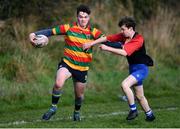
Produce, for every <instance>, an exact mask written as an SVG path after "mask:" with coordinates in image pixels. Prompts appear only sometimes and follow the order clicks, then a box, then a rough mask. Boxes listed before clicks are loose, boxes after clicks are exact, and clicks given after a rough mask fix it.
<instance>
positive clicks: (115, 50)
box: [106, 47, 127, 56]
mask: <svg viewBox="0 0 180 129" xmlns="http://www.w3.org/2000/svg"><path fill="white" fill-rule="evenodd" d="M106 51H109V52H112V53H115V54H118V55H122V56H127V52H126V51H125V50H124V49H118V48H112V47H107V49H106Z"/></svg>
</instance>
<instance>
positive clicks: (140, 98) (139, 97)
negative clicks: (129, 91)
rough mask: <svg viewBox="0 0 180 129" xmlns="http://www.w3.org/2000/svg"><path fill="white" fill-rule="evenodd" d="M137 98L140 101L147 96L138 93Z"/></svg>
mask: <svg viewBox="0 0 180 129" xmlns="http://www.w3.org/2000/svg"><path fill="white" fill-rule="evenodd" d="M136 98H137V99H138V100H139V101H142V100H143V99H145V96H144V95H136Z"/></svg>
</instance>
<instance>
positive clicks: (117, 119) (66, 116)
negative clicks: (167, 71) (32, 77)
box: [0, 97, 180, 128]
mask: <svg viewBox="0 0 180 129" xmlns="http://www.w3.org/2000/svg"><path fill="white" fill-rule="evenodd" d="M166 99H167V97H164V98H160V99H159V98H157V99H149V101H150V103H151V105H152V108H153V110H154V112H155V114H156V118H157V119H156V120H155V121H154V122H146V121H145V120H144V118H145V115H144V113H143V112H142V111H141V110H139V116H138V118H137V119H135V120H134V121H130V122H127V121H126V120H125V118H126V116H127V113H128V112H127V111H128V110H127V104H126V102H122V101H120V100H119V99H118V98H117V100H116V101H109V102H106V103H96V104H89V103H88V102H86V103H85V104H84V106H83V108H82V116H83V119H82V121H81V122H74V121H72V120H71V118H70V117H71V116H72V111H73V105H71V106H63V103H62V104H61V106H60V107H59V110H58V112H57V114H56V115H55V116H54V117H53V118H52V119H51V120H50V121H41V116H42V114H43V113H44V112H45V111H46V110H47V109H34V110H30V109H27V110H19V111H16V112H6V113H2V114H1V118H0V121H1V122H0V127H18V128H20V127H24V128H27V127H39V128H41V127H43V128H63V127H66V128H73V127H76V128H79V127H81V128H95V127H96V128H121V127H123V128H125V127H127V128H128V127H131V128H145V127H151V128H153V127H154V128H155V127H158V128H160V127H161V128H163V127H180V124H179V122H178V119H180V116H178V115H176V114H179V113H180V107H179V106H178V105H179V104H180V102H178V101H176V100H174V99H173V97H169V98H168V99H169V101H168V102H167V101H166ZM160 102H161V103H160ZM170 107H174V108H170ZM138 108H139V109H140V107H138ZM113 113H114V114H113ZM23 121H24V122H25V123H23ZM13 122H14V123H13ZM15 122H16V123H15ZM18 122H19V123H18Z"/></svg>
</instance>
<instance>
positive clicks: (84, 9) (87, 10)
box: [77, 4, 91, 15]
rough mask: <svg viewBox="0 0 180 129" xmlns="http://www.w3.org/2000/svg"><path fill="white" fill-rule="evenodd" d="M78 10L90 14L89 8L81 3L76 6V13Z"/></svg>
mask: <svg viewBox="0 0 180 129" xmlns="http://www.w3.org/2000/svg"><path fill="white" fill-rule="evenodd" d="M79 12H85V13H87V14H88V15H89V14H91V10H90V9H89V7H88V6H86V5H83V4H81V5H79V6H78V7H77V15H78V14H79Z"/></svg>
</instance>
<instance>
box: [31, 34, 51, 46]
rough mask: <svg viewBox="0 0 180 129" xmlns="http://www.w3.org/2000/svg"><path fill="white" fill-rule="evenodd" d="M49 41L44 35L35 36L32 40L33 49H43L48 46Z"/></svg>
mask: <svg viewBox="0 0 180 129" xmlns="http://www.w3.org/2000/svg"><path fill="white" fill-rule="evenodd" d="M48 42H49V39H48V37H47V36H45V35H36V36H35V38H34V44H35V47H39V48H40V47H44V46H46V45H47V44H48Z"/></svg>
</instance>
